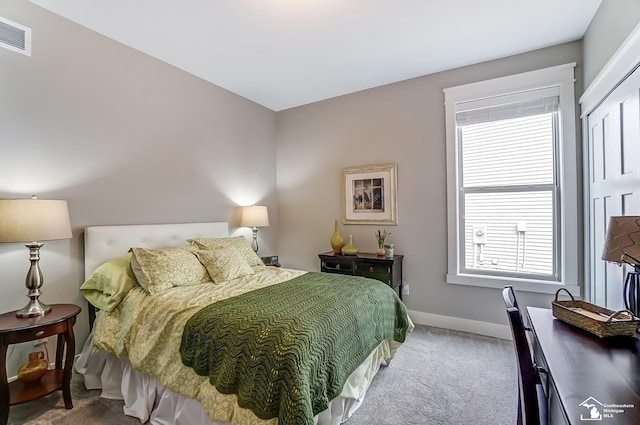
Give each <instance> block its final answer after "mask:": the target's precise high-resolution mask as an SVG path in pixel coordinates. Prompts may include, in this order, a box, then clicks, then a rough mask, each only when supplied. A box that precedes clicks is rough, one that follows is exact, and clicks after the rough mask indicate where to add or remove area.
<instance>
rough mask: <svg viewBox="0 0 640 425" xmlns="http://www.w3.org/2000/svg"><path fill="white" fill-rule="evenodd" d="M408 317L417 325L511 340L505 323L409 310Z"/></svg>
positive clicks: (509, 331)
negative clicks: (499, 323)
mask: <svg viewBox="0 0 640 425" xmlns="http://www.w3.org/2000/svg"><path fill="white" fill-rule="evenodd" d="M409 317H410V318H411V320H412V321H413V323H415V324H417V325H426V326H434V327H436V328H445V329H451V330H454V331H461V332H469V333H473V334H478V335H485V336H491V337H494V338H500V339H506V340H511V330H510V329H509V327H508V326H507V325H498V324H497V323H489V322H479V321H477V320H469V319H460V318H458V317H450V316H441V315H439V314H431V313H423V312H421V311H412V310H409Z"/></svg>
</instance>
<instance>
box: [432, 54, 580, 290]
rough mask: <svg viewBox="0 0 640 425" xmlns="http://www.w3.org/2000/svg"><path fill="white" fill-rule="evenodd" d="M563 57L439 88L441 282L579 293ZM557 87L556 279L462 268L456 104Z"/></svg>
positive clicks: (567, 73) (571, 106)
mask: <svg viewBox="0 0 640 425" xmlns="http://www.w3.org/2000/svg"><path fill="white" fill-rule="evenodd" d="M575 66H576V63H575V62H574V63H568V64H564V65H558V66H554V67H550V68H544V69H539V70H535V71H529V72H524V73H521V74H515V75H510V76H506V77H500V78H495V79H491V80H485V81H480V82H476V83H470V84H465V85H461V86H456V87H450V88H446V89H444V95H445V124H446V156H447V237H448V248H447V257H448V260H447V276H446V281H447V283H452V284H461V285H471V286H481V287H490V288H502V287H504V285H506V284H513V285H514V287H515V289H517V290H523V291H529V292H539V293H555V291H556V290H557V289H559V288H566V289H568V290H569V291H570V292H572V293H574V294H577V295H579V293H580V284H579V258H580V255H579V252H580V251H579V243H578V241H579V232H578V230H579V220H578V219H577V218H578V217H579V216H578V196H579V195H578V194H579V188H578V175H577V166H578V164H577V161H578V156H577V138H576V113H575V111H576V109H575V104H576V98H575V91H574V83H575V77H574V68H575ZM548 87H558V89H559V92H560V94H559V95H560V119H559V121H560V122H559V125H558V127H559V131H560V146H559V152H558V155H559V158H558V170H557V172H558V176H557V177H558V188H559V189H558V192H559V200H558V221H559V226H560V232H558V233H559V234H558V235H557V237H558V243H559V246H558V258H557V261H561V262H562V267H560V275H559V276H558V280H556V281H549V280H543V279H531V278H519V277H512V276H507V277H503V276H496V275H490V276H485V275H476V274H468V273H464V271H463V270H464V264H461V263H460V261H461V259H460V258H459V256H458V253H459V246H460V240H461V239H460V237H461V236H460V232H459V231H460V229H459V219H458V217H459V213H460V205H459V187H460V185H459V176H460V171H459V166H458V165H459V163H458V156H459V152H458V143H457V127H456V119H455V114H456V105H457V104H460V103H465V102H470V101H474V102H481V101H482V99H486V98H493V97H497V96H509V95H517V94H518V93H523V92H526V91H530V90H538V89H544V88H548Z"/></svg>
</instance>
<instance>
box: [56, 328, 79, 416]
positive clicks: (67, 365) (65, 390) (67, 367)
mask: <svg viewBox="0 0 640 425" xmlns="http://www.w3.org/2000/svg"><path fill="white" fill-rule="evenodd" d="M74 322H75V319H70V320H69V321H68V322H67V330H66V331H65V332H64V340H65V342H66V344H65V345H66V351H67V353H66V357H65V359H64V372H63V374H62V398H63V399H64V407H65V408H66V409H72V408H73V402H72V401H71V376H72V374H73V357H74V355H75V353H76V340H75V337H74V336H73V323H74ZM60 355H62V354H60ZM56 356H57V354H56Z"/></svg>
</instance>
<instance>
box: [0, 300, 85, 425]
mask: <svg viewBox="0 0 640 425" xmlns="http://www.w3.org/2000/svg"><path fill="white" fill-rule="evenodd" d="M79 313H80V307H78V306H76V305H73V304H53V305H51V311H50V312H49V313H47V314H46V315H44V316H36V317H29V318H19V317H16V312H15V311H12V312H9V313H5V314H2V315H0V424H2V425H6V423H7V421H8V420H9V407H10V406H13V405H16V404H21V403H25V402H27V401H31V400H35V399H37V398H39V397H43V396H45V395H47V394H51V393H52V392H54V391H57V390H62V397H63V399H64V407H66V408H67V409H71V408H73V403H72V401H71V375H72V372H73V369H72V368H73V357H74V355H75V352H76V342H75V338H74V336H73V325H74V324H75V323H76V316H77V315H78V314H79ZM53 335H57V336H58V337H57V340H58V341H57V349H56V363H55V369H50V370H48V371H47V373H46V374H45V375H44V376H43V377H42V380H41V381H40V382H39V383H38V384H35V385H33V386H29V387H26V386H25V385H24V384H23V383H22V382H20V381H19V380H15V381H13V382H11V383H8V382H7V360H6V359H7V347H8V346H9V345H10V344H17V343H20V342H27V341H36V340H39V339H41V338H47V337H49V336H53ZM65 349H66V355H65V356H64V368H63V365H62V357H63V354H64V353H65ZM25 360H26V359H25Z"/></svg>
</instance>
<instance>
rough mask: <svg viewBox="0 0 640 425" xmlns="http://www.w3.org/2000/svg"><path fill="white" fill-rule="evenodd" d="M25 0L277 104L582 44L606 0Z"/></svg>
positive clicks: (229, 87)
mask: <svg viewBox="0 0 640 425" xmlns="http://www.w3.org/2000/svg"><path fill="white" fill-rule="evenodd" d="M31 2H32V3H35V4H38V5H40V6H42V7H44V8H46V9H49V10H51V11H52V12H55V13H57V14H59V15H61V16H64V17H66V18H68V19H70V20H71V21H74V22H77V23H78V24H80V25H83V26H85V27H87V28H90V29H92V30H94V31H96V32H98V33H101V34H104V35H105V36H107V37H110V38H112V39H114V40H117V41H119V42H121V43H123V44H126V45H128V46H130V47H133V48H135V49H137V50H140V51H142V52H144V53H147V54H149V55H151V56H154V57H156V58H158V59H161V60H163V61H165V62H167V63H170V64H172V65H174V66H176V67H178V68H180V69H183V70H184V71H187V72H189V73H191V74H194V75H197V76H199V77H201V78H203V79H205V80H207V81H210V82H211V83H214V84H216V85H218V86H221V87H224V88H225V89H227V90H230V91H232V92H234V93H236V94H238V95H240V96H243V97H246V98H248V99H251V100H253V101H255V102H257V103H259V104H261V105H263V106H266V107H267V108H270V109H272V110H274V111H279V110H283V109H287V108H291V107H294V106H299V105H303V104H307V103H311V102H315V101H318V100H322V99H327V98H331V97H335V96H340V95H343V94H347V93H352V92H355V91H359V90H363V89H367V88H371V87H376V86H380V85H383V84H388V83H393V82H396V81H401V80H405V79H408V78H413V77H418V76H421V75H427V74H431V73H434V72H439V71H443V70H447V69H452V68H457V67H460V66H464V65H470V64H474V63H478V62H483V61H487V60H491V59H497V58H501V57H505V56H509V55H513V54H518V53H523V52H526V51H530V50H535V49H539V48H543V47H547V46H551V45H554V44H558V43H563V42H567V41H572V40H577V39H580V38H582V36H583V34H584V32H585V30H586V29H587V26H588V25H589V22H590V21H591V18H592V17H593V15H594V14H595V12H596V10H597V8H598V6H599V5H600V3H601V0H535V1H515V0H483V1H479V0H402V1H397V0H182V1H176V0H31ZM34 43H37V40H34Z"/></svg>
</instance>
